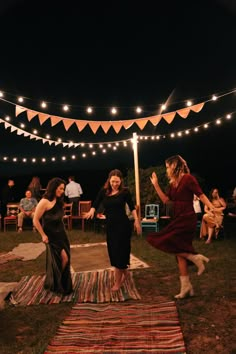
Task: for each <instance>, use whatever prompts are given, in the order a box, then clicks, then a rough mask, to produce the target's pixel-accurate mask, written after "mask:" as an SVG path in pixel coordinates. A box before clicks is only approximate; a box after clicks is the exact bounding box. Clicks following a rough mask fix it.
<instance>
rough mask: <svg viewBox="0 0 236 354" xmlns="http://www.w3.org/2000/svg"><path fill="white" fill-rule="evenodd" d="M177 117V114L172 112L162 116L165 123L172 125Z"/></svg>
mask: <svg viewBox="0 0 236 354" xmlns="http://www.w3.org/2000/svg"><path fill="white" fill-rule="evenodd" d="M175 115H176V112H170V113H166V114H162V118H164V119H165V121H166V122H167V123H168V124H170V123H172V121H173V120H174V118H175Z"/></svg>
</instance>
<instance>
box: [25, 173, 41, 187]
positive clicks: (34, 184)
mask: <svg viewBox="0 0 236 354" xmlns="http://www.w3.org/2000/svg"><path fill="white" fill-rule="evenodd" d="M34 187H36V188H37V187H38V188H39V189H41V184H40V178H39V177H38V176H34V177H32V180H31V182H30V184H29V186H28V188H34Z"/></svg>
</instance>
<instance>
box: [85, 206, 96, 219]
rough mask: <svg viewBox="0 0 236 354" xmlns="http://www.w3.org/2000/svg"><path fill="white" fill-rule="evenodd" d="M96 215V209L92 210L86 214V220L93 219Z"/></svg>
mask: <svg viewBox="0 0 236 354" xmlns="http://www.w3.org/2000/svg"><path fill="white" fill-rule="evenodd" d="M94 213H95V209H94V208H91V209H90V210H89V212H88V213H86V214H85V219H93V217H94Z"/></svg>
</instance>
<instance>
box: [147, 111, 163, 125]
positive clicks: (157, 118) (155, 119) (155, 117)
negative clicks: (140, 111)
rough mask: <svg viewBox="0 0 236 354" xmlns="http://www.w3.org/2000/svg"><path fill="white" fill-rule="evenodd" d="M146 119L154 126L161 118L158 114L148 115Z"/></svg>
mask: <svg viewBox="0 0 236 354" xmlns="http://www.w3.org/2000/svg"><path fill="white" fill-rule="evenodd" d="M148 120H149V122H151V123H152V125H154V126H156V125H157V124H158V123H159V122H160V120H161V115H160V114H159V115H157V116H152V117H148Z"/></svg>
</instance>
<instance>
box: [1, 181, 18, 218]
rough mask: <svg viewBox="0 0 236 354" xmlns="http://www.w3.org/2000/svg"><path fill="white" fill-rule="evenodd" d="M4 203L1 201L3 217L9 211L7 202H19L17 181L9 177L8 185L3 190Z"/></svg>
mask: <svg viewBox="0 0 236 354" xmlns="http://www.w3.org/2000/svg"><path fill="white" fill-rule="evenodd" d="M1 199H2V203H1V214H2V218H4V216H6V213H7V204H8V203H15V202H17V201H18V200H17V195H16V187H15V181H14V180H13V179H9V180H8V182H7V185H6V186H5V187H4V188H3V190H2V198H1Z"/></svg>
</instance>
